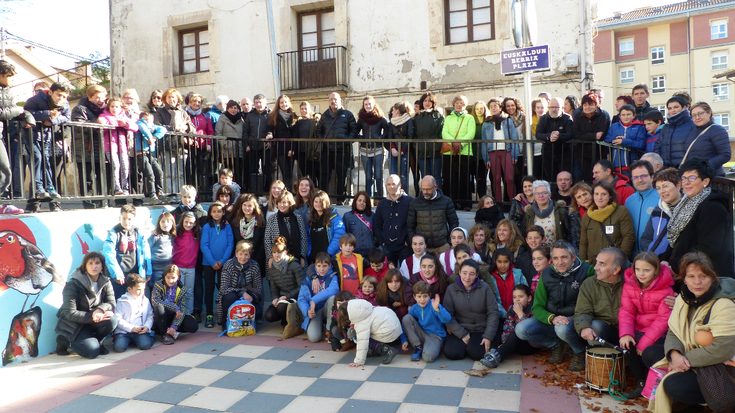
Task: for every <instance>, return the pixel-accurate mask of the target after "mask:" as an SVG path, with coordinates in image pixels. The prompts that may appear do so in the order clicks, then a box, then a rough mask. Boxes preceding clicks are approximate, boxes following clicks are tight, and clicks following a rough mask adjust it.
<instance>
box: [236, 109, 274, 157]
mask: <svg viewBox="0 0 735 413" xmlns="http://www.w3.org/2000/svg"><path fill="white" fill-rule="evenodd" d="M270 113H271V109H270V108H265V110H263V111H262V112H260V113H258V111H257V110H255V109H253V110H251V111H250V113H248V114H247V115H244V119H245V123H244V124H243V126H242V139H243V141H244V144H245V145H246V146H250V149H251V150H256V151H258V152H262V151H263V150H264V149H265V142H263V141H257V140H256V139H265V136H266V135H267V134H268V115H270Z"/></svg>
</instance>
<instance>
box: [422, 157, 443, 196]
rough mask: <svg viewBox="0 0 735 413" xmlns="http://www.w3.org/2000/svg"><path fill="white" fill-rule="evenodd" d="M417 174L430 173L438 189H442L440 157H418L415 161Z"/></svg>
mask: <svg viewBox="0 0 735 413" xmlns="http://www.w3.org/2000/svg"><path fill="white" fill-rule="evenodd" d="M416 162H417V164H418V169H419V174H421V176H426V175H431V176H433V177H434V179H436V185H437V187H438V189H442V157H441V155H438V156H436V157H433V158H432V157H429V156H427V157H426V159H424V158H419V159H418V160H417V161H416Z"/></svg>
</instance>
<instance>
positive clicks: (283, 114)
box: [278, 109, 293, 124]
mask: <svg viewBox="0 0 735 413" xmlns="http://www.w3.org/2000/svg"><path fill="white" fill-rule="evenodd" d="M278 115H279V116H281V119H283V120H284V121H285V122H286V123H287V124H290V123H291V119H292V118H293V117H292V116H291V113H289V112H286V111H285V110H283V109H278Z"/></svg>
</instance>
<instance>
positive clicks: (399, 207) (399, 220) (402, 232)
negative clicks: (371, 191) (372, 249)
mask: <svg viewBox="0 0 735 413" xmlns="http://www.w3.org/2000/svg"><path fill="white" fill-rule="evenodd" d="M412 200H413V198H412V197H410V196H408V194H406V193H405V192H404V193H402V194H401V196H399V197H398V199H397V200H395V201H394V200H393V199H391V197H386V198H385V199H383V200H382V201H380V203H379V204H378V206H377V207H376V208H375V213H374V214H373V233H374V234H375V240H376V241H377V243H378V246H379V247H384V248H385V249H386V250H388V251H399V250H401V249H402V248H403V247H405V246H406V237H407V236H408V232H407V230H406V219H407V218H408V206H409V204H410V203H411V201H412Z"/></svg>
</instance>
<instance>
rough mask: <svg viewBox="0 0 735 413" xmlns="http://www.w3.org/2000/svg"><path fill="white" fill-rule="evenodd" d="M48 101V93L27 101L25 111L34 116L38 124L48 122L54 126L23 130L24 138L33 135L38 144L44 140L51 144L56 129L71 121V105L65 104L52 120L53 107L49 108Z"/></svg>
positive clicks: (39, 126)
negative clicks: (50, 113) (50, 114)
mask: <svg viewBox="0 0 735 413" xmlns="http://www.w3.org/2000/svg"><path fill="white" fill-rule="evenodd" d="M48 100H49V96H48V94H47V92H45V91H44V92H39V93H38V94H36V95H35V96H33V97H32V98H30V99H28V101H26V104H25V106H24V109H25V110H26V112H28V113H30V114H31V116H33V118H34V119H35V121H36V122H45V121H48V122H51V124H52V126H43V125H40V124H36V126H34V127H33V128H30V129H26V128H23V133H24V135H23V136H25V137H28V136H31V135H30V134H32V136H33V139H35V140H36V141H37V142H40V141H42V140H43V141H45V142H51V140H52V138H53V134H54V131H55V129H58V128H59V125H62V124H64V123H66V122H69V120H70V119H71V109H69V104H68V103H64V106H62V107H60V108H57V109H56V112H57V113H58V116H56V117H55V118H53V119H51V117H50V116H49V112H50V109H51V107H50V106H49V103H48Z"/></svg>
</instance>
